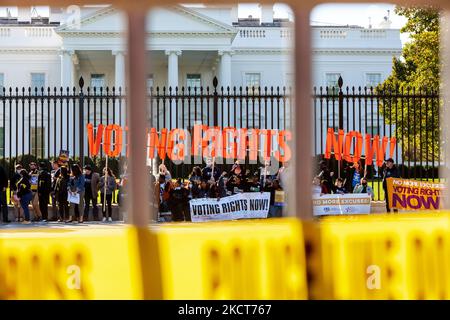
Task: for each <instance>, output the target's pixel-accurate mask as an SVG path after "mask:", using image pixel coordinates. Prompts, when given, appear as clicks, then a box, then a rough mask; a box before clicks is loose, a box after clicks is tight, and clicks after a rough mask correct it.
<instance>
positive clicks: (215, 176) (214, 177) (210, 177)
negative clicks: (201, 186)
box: [202, 159, 221, 182]
mask: <svg viewBox="0 0 450 320" xmlns="http://www.w3.org/2000/svg"><path fill="white" fill-rule="evenodd" d="M213 167H214V172H212V171H213ZM220 174H221V172H220V170H219V168H218V167H217V165H216V164H215V160H214V159H206V167H204V168H203V169H202V179H203V180H206V181H214V182H215V181H218V180H219V178H220Z"/></svg>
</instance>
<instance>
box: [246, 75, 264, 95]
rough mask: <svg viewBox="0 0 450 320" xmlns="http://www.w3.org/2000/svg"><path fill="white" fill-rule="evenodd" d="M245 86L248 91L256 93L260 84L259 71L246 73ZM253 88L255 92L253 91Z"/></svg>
mask: <svg viewBox="0 0 450 320" xmlns="http://www.w3.org/2000/svg"><path fill="white" fill-rule="evenodd" d="M245 86H246V87H248V92H249V93H251V94H252V93H258V88H259V87H260V86H261V73H254V72H252V73H246V74H245ZM253 88H255V92H253Z"/></svg>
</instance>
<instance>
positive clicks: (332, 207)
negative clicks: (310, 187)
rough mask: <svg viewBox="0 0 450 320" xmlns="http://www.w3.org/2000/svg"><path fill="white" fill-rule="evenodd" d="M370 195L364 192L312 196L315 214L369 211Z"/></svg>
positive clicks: (364, 212)
mask: <svg viewBox="0 0 450 320" xmlns="http://www.w3.org/2000/svg"><path fill="white" fill-rule="evenodd" d="M370 201H371V199H370V195H368V194H366V193H349V194H343V195H340V194H326V195H323V196H318V195H315V196H313V212H314V215H315V216H325V215H340V214H368V213H370Z"/></svg>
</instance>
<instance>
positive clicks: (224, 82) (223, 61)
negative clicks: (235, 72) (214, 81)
mask: <svg viewBox="0 0 450 320" xmlns="http://www.w3.org/2000/svg"><path fill="white" fill-rule="evenodd" d="M232 54H233V52H232V51H222V50H221V51H219V56H220V57H221V58H220V74H219V75H220V76H219V87H224V89H226V87H231V55H232Z"/></svg>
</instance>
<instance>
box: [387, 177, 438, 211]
mask: <svg viewBox="0 0 450 320" xmlns="http://www.w3.org/2000/svg"><path fill="white" fill-rule="evenodd" d="M386 182H387V189H388V190H387V191H388V197H389V203H390V204H391V207H392V208H395V209H406V210H437V209H441V208H442V194H443V191H444V184H443V183H434V182H429V181H418V180H407V179H399V178H388V179H386Z"/></svg>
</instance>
